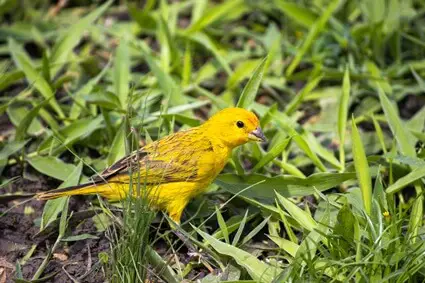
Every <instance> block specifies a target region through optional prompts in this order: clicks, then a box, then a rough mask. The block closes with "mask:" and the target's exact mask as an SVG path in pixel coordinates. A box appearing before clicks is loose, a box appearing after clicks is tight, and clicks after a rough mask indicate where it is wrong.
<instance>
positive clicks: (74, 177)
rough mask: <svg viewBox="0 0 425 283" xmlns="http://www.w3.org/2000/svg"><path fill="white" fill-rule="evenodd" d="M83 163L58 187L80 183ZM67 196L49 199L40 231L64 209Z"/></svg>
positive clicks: (44, 209)
mask: <svg viewBox="0 0 425 283" xmlns="http://www.w3.org/2000/svg"><path fill="white" fill-rule="evenodd" d="M82 169H83V163H82V162H80V163H79V164H78V165H77V167H75V169H74V171H73V172H72V173H71V174H69V176H68V177H67V178H66V180H65V181H64V182H63V183H62V184H61V185H60V186H59V187H58V189H61V188H66V187H71V186H75V185H78V182H79V181H80V177H81V171H82ZM67 199H68V198H67V197H60V198H57V199H52V200H48V201H47V202H46V204H45V205H44V208H43V215H42V216H41V224H40V232H41V231H43V230H44V229H45V228H46V227H47V226H48V225H49V224H50V223H52V222H53V221H55V220H56V218H57V216H58V214H59V213H60V212H61V211H62V209H63V207H64V205H65V202H66V201H67Z"/></svg>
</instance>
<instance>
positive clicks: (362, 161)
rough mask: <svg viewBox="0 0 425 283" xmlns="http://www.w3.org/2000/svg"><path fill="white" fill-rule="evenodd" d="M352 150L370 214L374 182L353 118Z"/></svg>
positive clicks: (365, 205) (366, 208)
mask: <svg viewBox="0 0 425 283" xmlns="http://www.w3.org/2000/svg"><path fill="white" fill-rule="evenodd" d="M351 125H352V143H353V144H352V152H353V159H354V167H355V168H356V175H357V179H358V181H359V185H360V189H361V192H362V199H363V206H364V209H365V211H366V213H367V214H368V215H370V213H371V212H372V182H371V178H370V172H369V164H368V162H367V159H366V154H365V151H364V147H363V143H362V140H361V138H360V133H359V131H358V130H357V126H356V124H355V122H354V118H353V119H352V123H351Z"/></svg>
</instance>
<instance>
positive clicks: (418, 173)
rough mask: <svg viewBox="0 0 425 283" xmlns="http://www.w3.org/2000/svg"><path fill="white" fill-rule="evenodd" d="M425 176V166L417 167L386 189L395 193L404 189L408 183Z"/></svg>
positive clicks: (389, 192)
mask: <svg viewBox="0 0 425 283" xmlns="http://www.w3.org/2000/svg"><path fill="white" fill-rule="evenodd" d="M423 177H425V167H417V168H415V169H413V171H412V172H410V173H409V174H407V175H405V176H403V177H401V178H400V179H398V180H397V181H396V182H395V183H394V184H392V185H391V186H389V187H388V188H387V190H386V193H387V194H394V193H397V192H399V191H400V190H402V189H403V188H404V187H406V186H407V185H409V184H411V183H413V182H415V181H416V180H419V179H421V178H423Z"/></svg>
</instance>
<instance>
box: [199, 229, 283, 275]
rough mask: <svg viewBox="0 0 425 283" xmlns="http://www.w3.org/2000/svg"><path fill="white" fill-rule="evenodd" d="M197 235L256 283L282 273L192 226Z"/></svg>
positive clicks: (278, 269) (276, 268)
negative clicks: (241, 268) (245, 272)
mask: <svg viewBox="0 0 425 283" xmlns="http://www.w3.org/2000/svg"><path fill="white" fill-rule="evenodd" d="M192 227H193V228H194V229H195V230H196V231H197V232H198V233H199V235H201V236H202V238H204V239H205V240H206V241H207V242H208V243H210V245H211V246H212V247H213V248H214V249H215V250H216V251H217V252H218V253H220V254H224V255H227V256H230V257H231V258H233V259H234V260H235V261H236V262H237V263H238V264H239V265H240V266H242V267H244V268H245V270H246V271H247V272H248V273H249V275H250V276H251V277H252V278H253V279H254V280H256V281H258V282H265V283H267V282H270V283H271V282H272V281H273V279H274V278H275V277H276V276H277V275H278V274H279V273H281V272H282V270H281V269H280V268H278V267H274V266H271V265H267V264H266V263H264V262H262V261H260V260H258V259H257V258H256V257H254V256H253V255H251V254H250V253H248V252H246V251H244V250H241V249H239V248H236V247H234V246H232V245H229V244H226V243H223V242H220V241H219V240H217V239H215V238H214V237H212V236H210V235H208V234H207V233H205V232H203V231H201V230H199V229H198V228H196V227H194V226H192Z"/></svg>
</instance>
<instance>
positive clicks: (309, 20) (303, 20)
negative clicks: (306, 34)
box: [274, 0, 317, 28]
mask: <svg viewBox="0 0 425 283" xmlns="http://www.w3.org/2000/svg"><path fill="white" fill-rule="evenodd" d="M274 4H275V5H276V7H277V8H278V9H279V10H281V11H282V12H283V13H284V14H285V16H287V17H288V18H290V19H291V20H292V21H294V22H296V23H297V24H299V25H301V26H304V27H306V28H311V27H312V26H313V25H314V23H315V22H316V20H317V15H316V14H314V13H313V12H312V11H311V10H310V9H308V8H304V7H302V6H301V5H300V4H298V3H294V2H289V1H286V0H274Z"/></svg>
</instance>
